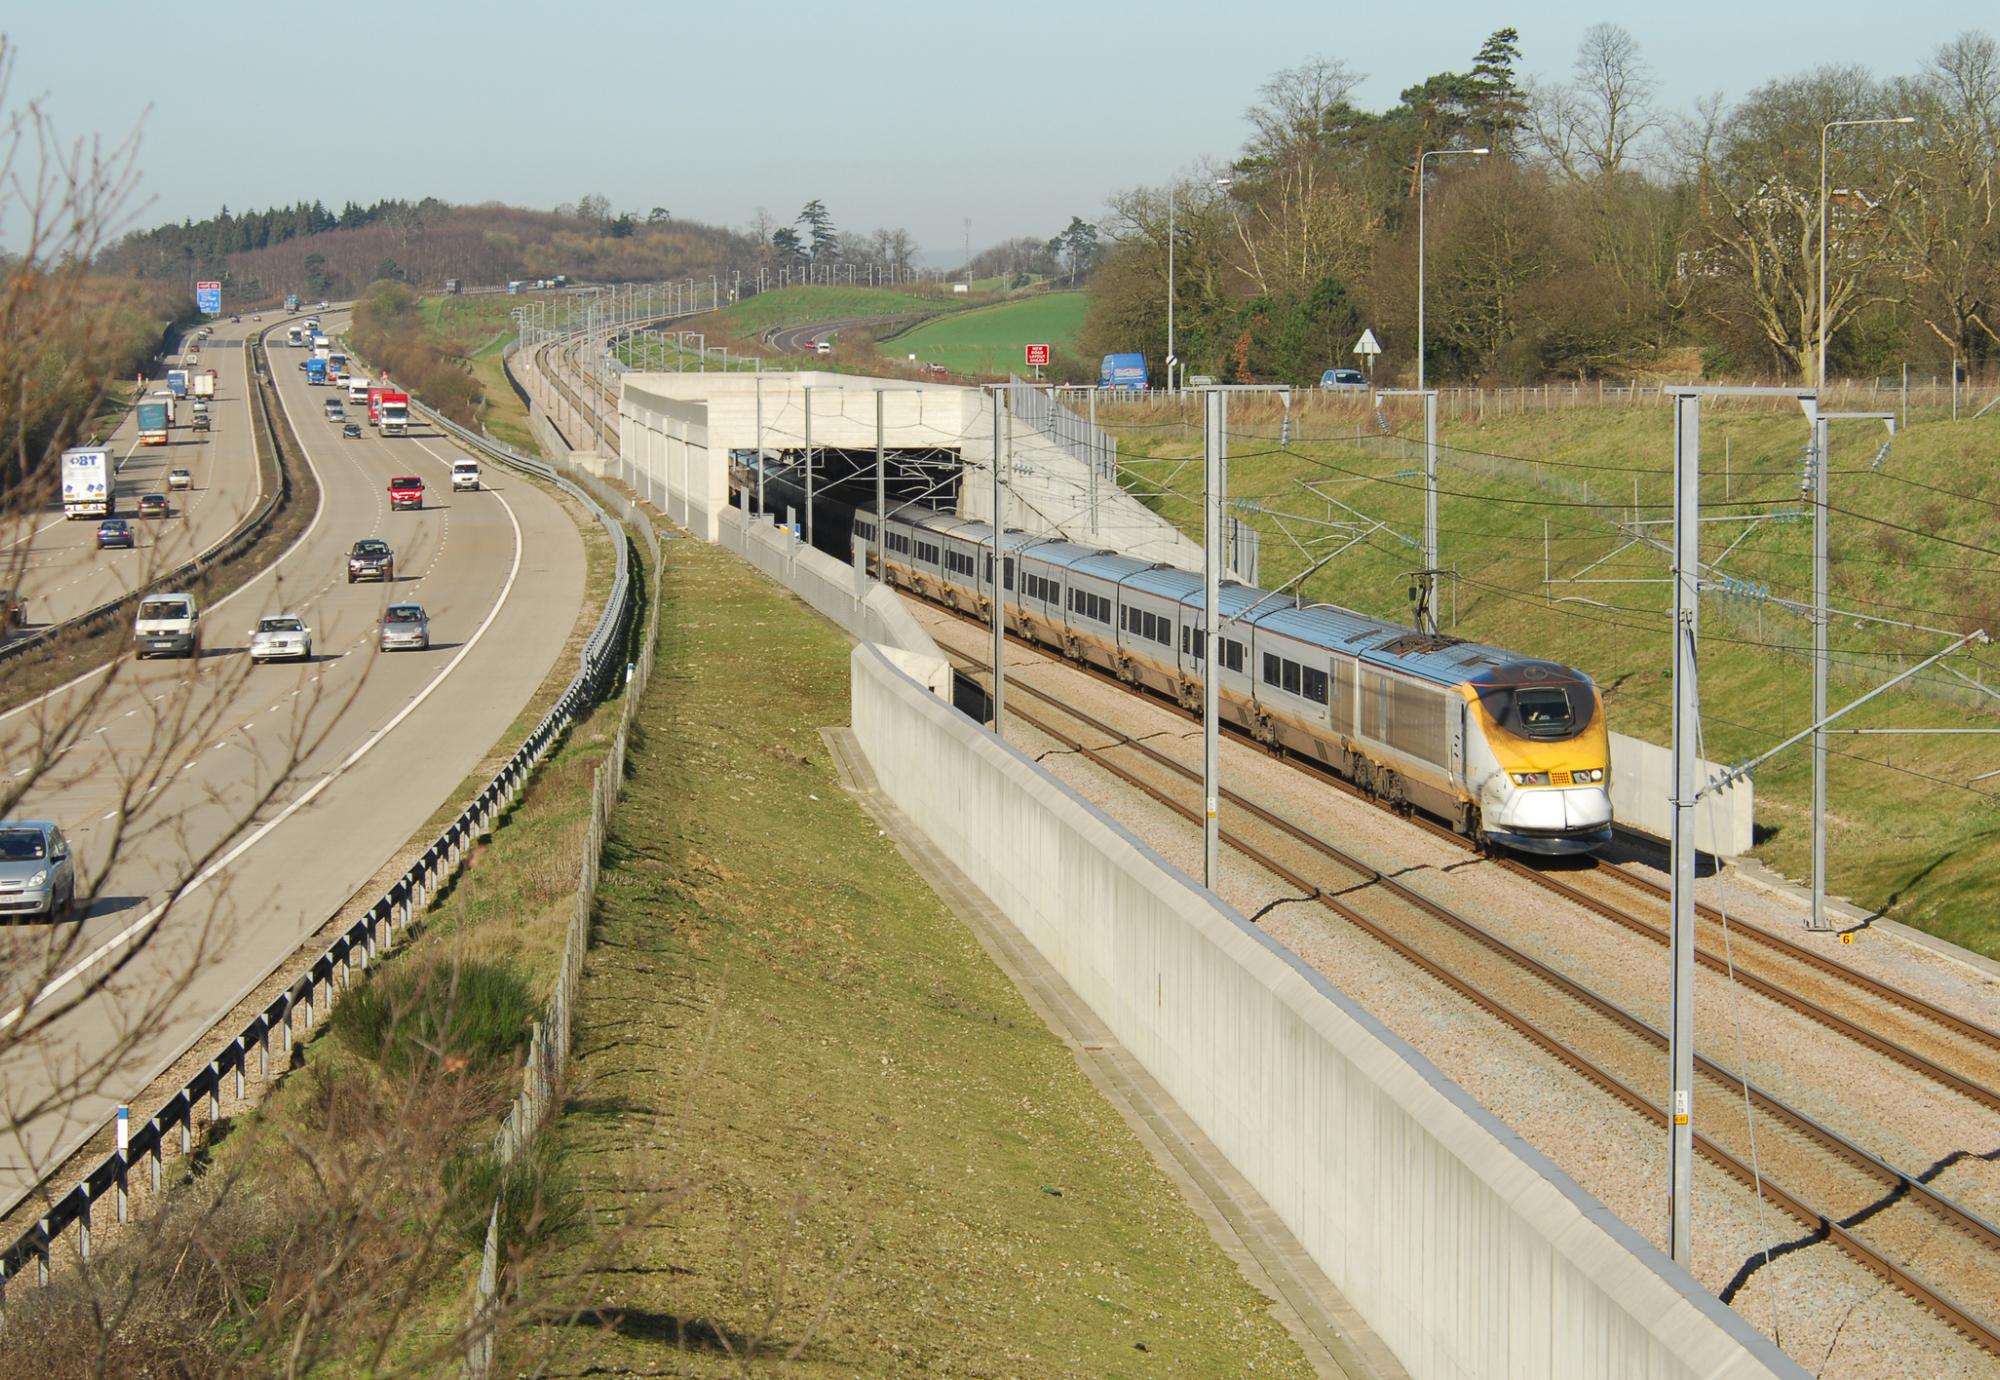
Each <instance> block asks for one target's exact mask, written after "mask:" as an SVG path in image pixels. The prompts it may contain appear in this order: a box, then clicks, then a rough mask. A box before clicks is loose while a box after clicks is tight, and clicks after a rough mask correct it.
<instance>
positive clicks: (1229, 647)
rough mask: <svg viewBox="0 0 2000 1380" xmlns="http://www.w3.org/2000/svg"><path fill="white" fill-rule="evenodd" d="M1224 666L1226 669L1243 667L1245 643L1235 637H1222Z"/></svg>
mask: <svg viewBox="0 0 2000 1380" xmlns="http://www.w3.org/2000/svg"><path fill="white" fill-rule="evenodd" d="M1222 667H1223V669H1224V670H1226V671H1238V672H1240V671H1241V670H1242V669H1243V644H1242V643H1241V642H1238V641H1237V640H1236V639H1235V638H1233V637H1225V638H1223V639H1222Z"/></svg>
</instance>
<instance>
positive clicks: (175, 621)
mask: <svg viewBox="0 0 2000 1380" xmlns="http://www.w3.org/2000/svg"><path fill="white" fill-rule="evenodd" d="M132 650H133V652H134V654H135V655H137V656H138V658H139V659H140V660H141V661H144V660H145V659H146V658H147V657H149V656H155V655H158V654H160V653H168V654H171V655H175V656H188V657H194V656H200V655H201V610H200V609H199V608H197V607H196V606H195V602H194V596H193V595H192V594H178V593H175V594H148V595H147V596H146V597H145V598H143V599H141V600H140V601H139V613H138V616H137V617H135V618H134V619H133V620H132Z"/></svg>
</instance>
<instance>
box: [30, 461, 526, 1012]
mask: <svg viewBox="0 0 2000 1380" xmlns="http://www.w3.org/2000/svg"><path fill="white" fill-rule="evenodd" d="M495 497H498V495H495ZM500 506H501V508H502V509H503V510H505V512H506V514H507V522H508V524H509V525H510V526H511V527H513V529H514V563H513V565H512V567H511V568H510V569H509V570H508V571H507V581H506V583H505V584H503V585H501V586H500V597H499V598H498V599H496V600H494V601H493V607H492V609H491V610H489V611H488V612H487V615H486V617H485V619H484V620H483V621H481V623H480V624H479V627H478V628H477V629H475V630H474V632H473V634H472V636H471V637H469V638H467V639H466V641H465V645H464V646H462V647H460V648H459V649H458V654H457V655H455V656H454V657H452V659H451V660H450V661H448V662H446V663H445V665H444V668H443V669H442V670H440V671H439V672H438V673H437V675H435V676H433V677H432V678H431V682H430V684H429V685H426V686H425V687H424V691H423V693H422V694H421V695H419V696H417V697H416V698H415V699H414V700H411V701H410V702H409V703H408V704H406V705H404V706H403V707H402V708H401V709H399V710H397V711H396V714H395V716H394V717H393V718H391V719H390V720H389V722H388V723H386V724H383V725H382V727H380V728H378V729H377V730H375V732H374V733H373V734H372V735H371V736H370V737H369V738H368V739H367V740H366V741H364V742H363V743H362V744H361V745H360V746H359V747H357V748H355V749H354V751H352V752H350V753H349V754H348V755H347V756H346V757H345V758H344V759H342V761H341V763H340V765H339V766H337V767H335V768H334V769H333V770H332V771H330V772H328V773H326V775H324V776H322V777H321V778H320V779H319V780H318V781H316V782H315V783H313V785H312V786H311V787H310V788H309V789H308V790H307V791H306V793H305V794H304V795H301V796H300V797H299V798H298V799H297V800H294V801H293V802H292V803H291V804H290V805H287V806H286V807H285V808H284V809H283V810H281V811H279V812H278V813H277V814H276V815H274V816H273V817H272V818H271V819H270V820H268V821H267V822H266V823H264V824H263V825H262V826H260V827H259V828H258V829H257V830H256V831H255V832H253V833H252V834H251V835H250V836H249V837H248V838H246V839H244V840H242V841H241V842H240V843H238V844H236V845H235V846H234V847H232V848H231V849H230V850H229V851H228V852H226V853H224V854H223V855H222V856H221V857H219V858H217V859H216V860H215V861H214V862H212V863H210V864H209V865H208V866H207V867H205V868H203V869H202V870H201V871H200V872H198V873H196V874H195V876H194V877H193V878H192V879H190V880H189V882H188V884H187V885H186V886H185V887H183V888H181V893H180V895H181V897H183V898H184V897H187V896H191V895H193V894H194V893H195V892H196V891H198V890H199V889H200V888H201V887H202V886H203V885H204V884H205V883H207V882H208V881H209V880H210V879H211V878H213V877H215V876H216V875H217V874H218V873H220V872H221V871H222V870H223V869H224V868H226V867H228V866H229V865H230V864H232V863H234V862H235V861H236V860H237V859H238V858H240V857H242V856H243V855H244V854H245V853H247V852H249V851H250V850H251V849H252V848H254V847H256V846H257V845H258V844H259V843H261V842H262V841H263V840H264V838H265V836H267V835H268V834H269V833H270V832H271V831H272V830H273V829H276V828H277V827H278V826H279V825H280V824H283V823H284V822H285V821H286V820H288V819H290V818H291V817H292V816H293V815H295V814H297V813H298V812H299V811H300V810H303V809H304V808H305V807H306V806H308V805H310V804H312V802H313V801H315V800H317V799H318V798H319V794H320V792H321V791H324V790H325V789H326V788H327V787H328V786H331V785H332V784H333V783H334V782H335V781H338V780H339V779H340V778H341V777H342V776H344V775H346V773H347V771H348V769H349V768H350V767H352V766H353V765H354V764H355V763H356V762H359V761H360V760H361V759H362V758H363V757H366V756H367V755H368V754H369V753H370V752H371V751H373V750H374V748H375V745H376V744H377V743H379V742H381V741H382V740H383V739H384V738H386V737H388V736H389V734H390V733H392V732H394V731H395V729H396V726H397V725H398V724H400V723H402V722H403V720H405V719H407V718H409V717H410V715H412V714H414V713H416V711H417V707H418V706H419V705H421V704H422V703H423V702H424V701H425V700H427V699H429V698H430V697H431V695H432V693H433V692H435V691H436V690H437V688H438V687H439V686H441V685H443V684H444V682H445V678H446V677H447V676H449V675H450V674H451V673H452V671H454V670H455V669H457V667H458V664H459V663H460V662H461V661H464V660H465V658H466V657H467V656H469V655H470V654H471V652H472V649H473V648H474V647H477V646H478V645H479V641H480V639H481V638H483V637H485V636H486V630H487V629H488V628H490V627H492V626H493V620H494V619H496V618H498V617H499V616H500V610H501V609H502V608H504V607H506V604H507V596H508V595H509V594H510V593H511V592H512V591H513V588H514V581H515V579H516V578H517V577H519V575H520V573H521V548H522V537H521V522H520V519H519V518H517V517H515V516H514V508H513V505H512V504H510V503H508V502H507V500H506V499H504V498H502V499H500ZM292 693H294V694H297V693H298V692H297V691H293V692H292ZM194 765H195V764H194V763H193V762H189V763H188V764H187V766H185V767H182V768H181V770H182V771H188V770H191V769H192V768H193V767H194ZM155 789H157V787H156V788H155ZM169 904H170V903H168V902H164V901H163V902H161V903H160V904H159V905H157V906H154V907H153V908H152V909H151V910H149V911H147V912H146V913H145V914H144V915H142V916H140V917H139V918H138V919H137V920H134V921H133V922H132V923H131V924H129V925H127V926H126V927H125V928H124V929H122V930H120V931H119V932H118V933H117V934H114V935H112V936H111V938H109V939H107V940H105V941H104V942H103V943H102V944H99V945H98V946H97V947H96V948H95V949H93V950H91V952H90V953H89V954H88V955H86V956H85V957H84V958H83V959H81V960H80V961H78V962H77V963H75V964H73V965H72V966H71V967H69V968H68V969H66V970H65V971H64V972H63V973H62V974H61V975H59V976H58V977H56V978H53V979H52V980H50V982H49V983H48V985H47V986H45V987H43V988H42V990H41V993H40V995H38V996H37V997H36V998H35V1000H34V1002H33V1003H32V1004H31V1005H30V1006H29V1007H28V1008H27V1010H29V1011H32V1010H33V1009H34V1008H35V1007H37V1006H40V1005H41V1004H42V1003H43V1002H45V1001H47V1000H48V999H49V998H50V997H52V996H54V995H55V994H56V993H58V992H60V991H62V990H63V989H64V988H65V987H68V986H69V985H70V984H71V983H72V982H75V981H76V980H77V979H78V978H79V977H81V976H83V974H85V973H87V972H89V971H90V969H91V968H93V967H95V966H96V965H97V964H98V963H99V962H101V961H103V959H104V958H105V957H106V956H108V955H110V954H112V953H115V952H116V951H117V950H118V949H120V948H121V947H123V946H124V945H125V943H126V942H127V941H129V940H131V939H132V938H133V937H134V936H136V935H139V934H143V933H144V932H145V931H146V930H147V929H148V928H149V927H151V926H152V925H153V924H154V923H155V922H156V921H158V920H159V918H160V917H161V916H162V915H164V914H166V911H167V906H168V905H169ZM22 1014H23V1010H22V1008H20V1007H15V1008H14V1009H13V1010H11V1011H8V1012H6V1013H5V1014H4V1015H0V1030H6V1029H8V1028H10V1027H11V1026H13V1025H14V1023H15V1022H16V1021H18V1020H20V1018H21V1016H22Z"/></svg>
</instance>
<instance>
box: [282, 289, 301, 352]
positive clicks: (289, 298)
mask: <svg viewBox="0 0 2000 1380" xmlns="http://www.w3.org/2000/svg"><path fill="white" fill-rule="evenodd" d="M298 309H299V295H298V294H297V293H296V292H288V293H286V294H285V310H286V311H297V310H298ZM294 343H295V344H296V343H297V342H294Z"/></svg>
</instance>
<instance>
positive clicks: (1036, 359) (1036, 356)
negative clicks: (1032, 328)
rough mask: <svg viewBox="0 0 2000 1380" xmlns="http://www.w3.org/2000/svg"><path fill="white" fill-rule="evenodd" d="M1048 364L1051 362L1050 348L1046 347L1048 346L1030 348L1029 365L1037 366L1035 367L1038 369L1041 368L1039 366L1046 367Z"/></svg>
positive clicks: (1032, 346) (1031, 346)
mask: <svg viewBox="0 0 2000 1380" xmlns="http://www.w3.org/2000/svg"><path fill="white" fill-rule="evenodd" d="M1048 362H1049V347H1048V346H1046V345H1030V346H1029V347H1028V363H1029V364H1032V365H1035V366H1038V367H1039V366H1041V365H1045V364H1047V363H1048Z"/></svg>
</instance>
